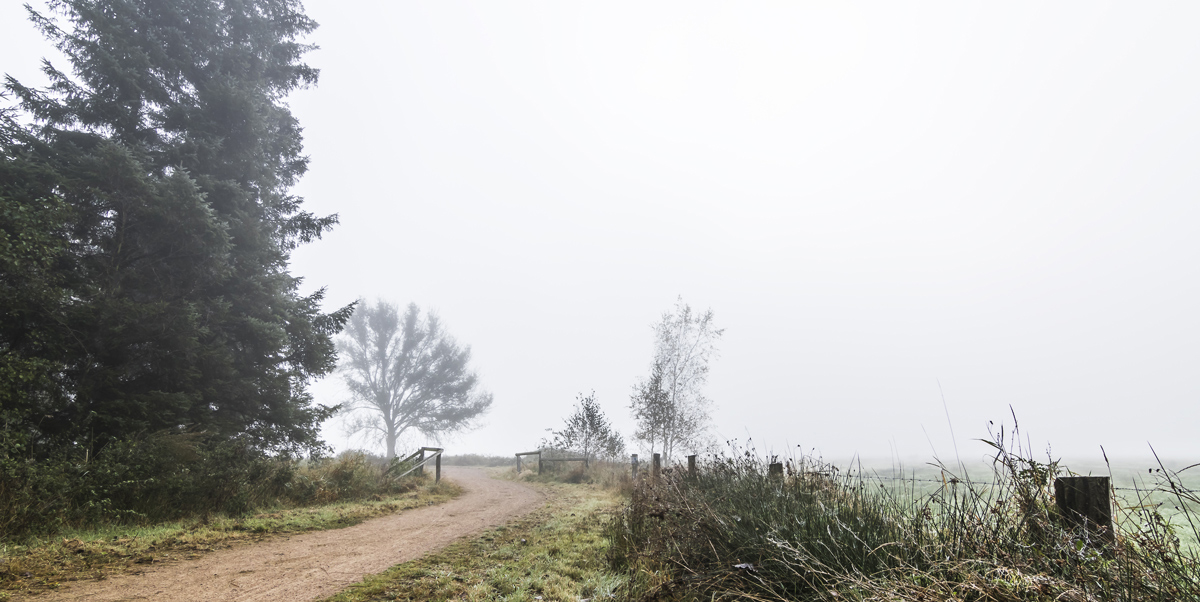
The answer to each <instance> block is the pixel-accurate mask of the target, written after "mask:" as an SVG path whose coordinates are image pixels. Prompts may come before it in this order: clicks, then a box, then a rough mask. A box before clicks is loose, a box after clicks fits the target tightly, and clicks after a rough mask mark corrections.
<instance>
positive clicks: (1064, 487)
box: [1054, 477, 1115, 544]
mask: <svg viewBox="0 0 1200 602" xmlns="http://www.w3.org/2000/svg"><path fill="white" fill-rule="evenodd" d="M1054 502H1055V504H1057V505H1058V511H1059V512H1060V513H1061V514H1062V516H1063V518H1064V519H1066V520H1067V522H1068V523H1070V524H1072V525H1077V526H1083V527H1084V528H1085V529H1087V530H1089V531H1092V532H1094V533H1095V534H1096V535H1098V536H1099V538H1100V539H1101V540H1103V541H1104V542H1105V543H1107V544H1111V543H1113V541H1115V540H1114V538H1113V522H1112V500H1111V499H1109V483H1108V477H1058V478H1056V479H1054Z"/></svg>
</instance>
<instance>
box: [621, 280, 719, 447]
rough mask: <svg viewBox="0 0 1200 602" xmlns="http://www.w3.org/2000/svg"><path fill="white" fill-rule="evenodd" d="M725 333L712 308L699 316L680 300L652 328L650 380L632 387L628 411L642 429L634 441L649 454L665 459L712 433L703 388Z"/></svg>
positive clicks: (708, 404)
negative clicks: (639, 442)
mask: <svg viewBox="0 0 1200 602" xmlns="http://www.w3.org/2000/svg"><path fill="white" fill-rule="evenodd" d="M724 332H725V331H724V329H718V328H716V327H715V326H714V324H713V312H712V310H711V309H710V310H707V311H705V312H704V313H702V314H697V313H695V312H693V311H692V308H691V307H690V306H688V304H686V303H684V302H683V298H682V297H681V298H679V299H678V300H677V301H676V302H675V310H674V311H673V312H667V313H664V314H663V316H662V320H661V321H660V322H659V323H658V324H656V325H655V327H654V335H655V348H654V361H653V363H652V364H651V366H650V376H649V377H648V378H646V379H645V380H643V381H642V382H640V383H638V385H637V386H635V387H634V392H633V395H632V396H631V399H630V400H631V404H630V409H631V410H632V411H633V417H634V419H635V420H637V425H638V426H637V431H636V432H635V433H634V438H635V439H637V440H639V441H641V442H643V443H644V444H646V445H647V446H648V447H649V448H650V452H654V451H656V450H661V453H662V455H663V459H664V460H667V459H669V458H670V457H671V455H672V454H673V453H674V452H675V451H676V450H678V449H681V448H688V447H692V448H694V447H697V446H698V445H700V443H701V442H702V439H703V438H704V435H705V433H706V432H707V430H708V423H709V419H708V409H709V406H710V405H711V402H710V401H709V400H708V399H707V398H706V397H704V394H703V388H704V384H705V383H706V382H707V381H708V364H709V360H710V359H711V358H712V356H713V354H715V353H716V350H717V348H716V342H717V339H719V338H721V334H722V333H724Z"/></svg>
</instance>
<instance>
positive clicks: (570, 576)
mask: <svg viewBox="0 0 1200 602" xmlns="http://www.w3.org/2000/svg"><path fill="white" fill-rule="evenodd" d="M566 474H567V475H568V476H569V474H570V473H566ZM543 479H547V475H543ZM534 486H535V487H539V488H541V489H542V490H543V491H544V492H545V493H546V495H547V498H548V502H547V504H546V505H545V506H543V507H542V508H541V509H539V510H537V511H535V512H533V513H531V514H528V515H526V516H525V517H523V518H521V519H518V520H516V521H513V522H511V523H509V524H508V525H505V526H501V527H497V528H495V529H491V530H489V531H486V532H484V533H483V534H481V535H480V536H478V537H475V538H471V539H463V540H460V541H458V542H456V543H454V544H452V545H450V546H448V547H446V548H445V549H443V550H441V551H439V552H436V553H434V554H431V555H429V556H425V557H424V558H420V559H418V560H414V561H412V562H407V563H404V564H401V565H398V566H396V567H394V568H392V569H390V570H388V571H386V572H384V573H381V574H379V575H375V576H372V577H369V578H367V579H366V580H365V581H364V582H363V583H362V584H360V585H357V586H354V587H352V588H350V589H349V590H346V591H344V592H342V593H341V594H338V595H337V596H334V597H332V598H329V599H328V600H327V602H366V601H372V602H373V601H381V600H411V601H422V602H424V601H438V600H563V601H571V602H576V601H578V600H584V599H590V600H605V599H609V598H612V597H613V596H614V594H615V593H616V592H618V591H619V590H620V589H621V587H622V586H623V583H624V581H625V578H624V577H623V576H621V575H619V574H616V573H614V572H612V571H611V570H609V568H608V566H607V563H606V562H605V560H604V559H605V557H606V556H607V554H608V539H607V536H606V533H605V529H606V525H607V523H608V521H609V520H610V516H611V513H612V511H613V510H614V509H615V508H616V507H617V506H618V505H619V504H620V500H621V497H620V495H619V494H618V493H617V492H616V491H615V490H613V489H608V488H605V487H603V486H600V485H571V484H563V483H550V482H541V483H536V484H535V485H534Z"/></svg>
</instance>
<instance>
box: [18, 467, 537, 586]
mask: <svg viewBox="0 0 1200 602" xmlns="http://www.w3.org/2000/svg"><path fill="white" fill-rule="evenodd" d="M442 471H443V474H444V476H445V477H446V478H449V479H452V480H454V482H456V483H458V484H459V485H461V486H462V488H463V490H464V491H463V494H462V495H461V496H459V497H458V498H457V499H454V500H451V501H449V502H446V503H445V504H440V505H437V506H429V507H426V508H418V509H414V510H407V511H404V512H402V513H400V514H396V515H392V516H384V517H380V518H374V519H371V520H368V521H365V522H363V523H360V524H358V525H355V526H353V527H346V528H344V529H335V530H329V531H314V532H311V533H303V534H300V535H292V536H289V537H281V538H279V539H273V540H268V541H264V542H260V543H256V544H252V545H247V546H238V547H235V548H232V549H228V550H221V551H217V552H213V553H210V554H206V555H205V556H203V557H201V558H198V559H195V560H180V561H172V562H170V563H164V564H163V565H161V566H154V567H152V568H147V569H146V570H145V572H142V573H139V574H133V575H119V576H114V577H110V578H108V579H105V580H103V581H77V582H74V583H71V584H69V585H66V586H64V587H62V588H61V589H58V590H54V591H50V592H45V593H42V594H39V595H35V596H29V597H25V598H19V599H23V600H30V601H37V602H60V601H68V600H70V601H74V600H79V601H87V602H117V601H127V600H161V601H164V602H193V601H196V600H205V601H209V600H211V601H214V602H215V601H237V602H267V601H292V600H313V599H318V598H325V597H328V596H332V595H333V594H336V593H337V592H340V591H342V590H343V589H345V588H346V587H348V586H350V585H351V584H354V583H357V582H359V581H361V580H362V579H363V577H365V576H367V575H371V574H374V573H379V572H382V571H384V570H386V569H387V568H389V567H391V566H393V565H396V564H400V563H402V562H406V561H409V560H412V559H414V558H418V557H420V556H423V555H424V554H426V553H428V552H431V551H434V550H438V549H441V548H442V547H444V546H446V545H447V544H449V543H450V542H452V541H454V540H455V539H458V538H460V537H463V536H464V535H470V534H472V533H478V532H480V531H482V530H484V529H486V528H489V527H493V526H497V525H500V524H503V523H506V522H508V521H509V520H512V519H513V518H516V517H519V516H521V515H524V514H526V513H528V512H531V511H533V510H534V509H536V508H538V507H539V506H541V505H542V503H543V502H544V499H543V496H542V494H540V493H538V492H537V491H535V490H533V489H531V488H529V487H526V486H524V485H521V484H519V483H514V482H512V481H501V480H497V479H492V478H490V477H488V475H487V474H486V473H485V472H484V471H483V470H482V469H478V468H464V467H454V466H451V467H443V469H442Z"/></svg>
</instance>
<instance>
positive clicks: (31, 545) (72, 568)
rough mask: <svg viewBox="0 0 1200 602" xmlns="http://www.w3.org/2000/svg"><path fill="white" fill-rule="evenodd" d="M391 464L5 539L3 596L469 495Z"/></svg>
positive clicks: (340, 464) (321, 471)
mask: <svg viewBox="0 0 1200 602" xmlns="http://www.w3.org/2000/svg"><path fill="white" fill-rule="evenodd" d="M388 468H389V466H388V465H386V464H385V465H382V466H380V465H379V464H378V463H375V462H372V461H371V460H370V459H369V458H367V457H365V456H363V455H361V454H348V455H345V456H343V457H341V458H338V459H335V460H329V461H326V462H320V463H311V464H306V465H302V466H300V467H297V468H296V473H295V475H294V476H293V478H292V484H293V486H294V487H295V488H296V490H297V491H296V492H294V493H293V497H284V498H276V499H275V504H274V505H272V506H269V507H266V508H259V509H257V510H255V511H252V512H246V513H240V514H236V515H229V514H224V513H219V512H208V513H203V514H199V515H195V516H191V517H187V518H184V519H177V520H173V521H166V522H157V523H149V522H140V521H139V522H136V523H132V524H131V523H128V522H118V521H113V522H108V523H104V524H100V525H87V526H84V527H78V528H71V527H67V528H63V529H61V530H59V531H58V532H57V533H55V534H54V535H53V536H41V537H38V536H28V537H25V538H23V539H22V540H20V541H10V542H7V543H0V600H4V599H7V596H8V593H7V592H12V591H37V590H42V589H53V588H55V587H57V586H58V584H59V583H62V582H66V581H76V580H80V579H98V578H104V577H105V576H107V575H111V574H117V573H121V572H128V571H131V570H137V569H138V568H139V567H140V566H143V565H147V564H151V563H155V562H162V561H167V560H178V559H187V558H195V557H197V556H198V555H200V554H203V553H205V552H210V551H213V550H216V549H220V548H228V547H231V546H233V545H237V544H240V543H244V542H251V541H257V540H260V539H263V538H265V537H269V536H272V535H276V534H284V533H299V532H304V531H316V530H323V529H336V528H341V527H348V526H352V525H355V524H358V523H360V522H362V521H364V520H366V519H369V518H373V517H376V516H382V515H386V514H393V513H396V512H401V511H404V510H408V509H411V508H416V507H421V506H427V505H432V504H439V503H442V502H445V501H448V500H450V499H453V498H454V497H457V496H458V495H459V494H461V493H462V490H461V488H459V487H458V486H457V485H455V484H453V483H448V482H442V483H437V484H435V483H433V482H432V479H419V478H415V477H410V478H405V479H390V478H388ZM392 472H395V470H394V469H393V470H392Z"/></svg>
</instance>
